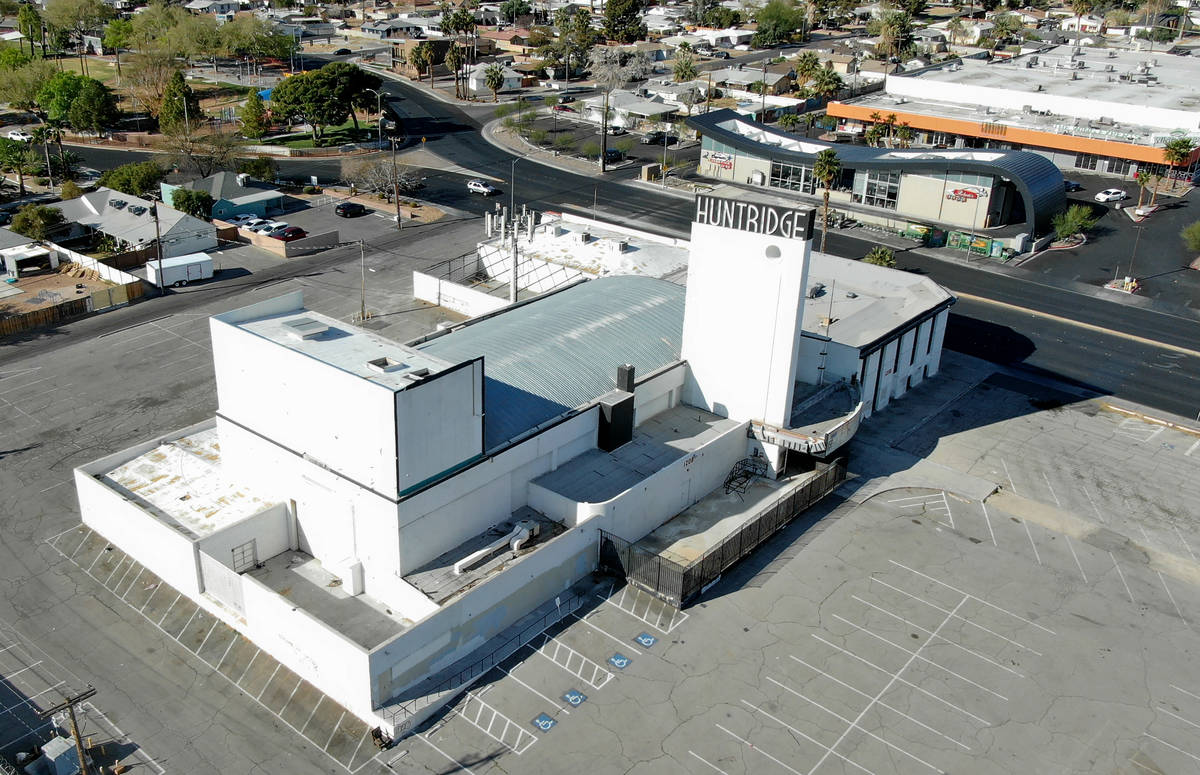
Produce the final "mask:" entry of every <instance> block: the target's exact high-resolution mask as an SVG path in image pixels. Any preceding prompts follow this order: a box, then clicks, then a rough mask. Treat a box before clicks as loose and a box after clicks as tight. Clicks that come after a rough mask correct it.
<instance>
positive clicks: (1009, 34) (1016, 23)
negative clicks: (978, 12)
mask: <svg viewBox="0 0 1200 775" xmlns="http://www.w3.org/2000/svg"><path fill="white" fill-rule="evenodd" d="M992 24H994V25H995V28H994V29H993V31H992V34H993V35H994V36H995V38H996V42H997V43H1004V42H1007V41H1009V40H1011V39H1013V38H1015V37H1017V35H1018V34H1019V33H1020V32H1021V29H1022V28H1024V26H1025V25H1024V24H1022V23H1021V20H1020V18H1018V16H1017V15H1016V14H1015V13H998V14H996V15H995V16H993V17H992Z"/></svg>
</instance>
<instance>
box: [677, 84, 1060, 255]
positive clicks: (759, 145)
mask: <svg viewBox="0 0 1200 775" xmlns="http://www.w3.org/2000/svg"><path fill="white" fill-rule="evenodd" d="M687 124H688V126H690V127H692V128H693V129H695V130H697V131H698V132H700V134H702V135H705V136H707V137H711V138H712V139H714V140H716V141H718V142H720V143H722V144H724V145H728V146H731V147H733V148H736V149H738V150H739V151H744V152H745V153H748V154H752V155H755V156H758V157H760V158H766V159H771V160H778V161H787V162H791V163H793V164H804V163H811V162H812V160H813V159H814V158H815V157H816V155H817V154H818V153H820V152H821V151H823V150H825V149H826V148H833V149H834V150H836V151H837V154H838V158H839V159H841V161H842V165H843V166H845V167H848V168H852V169H886V170H898V171H900V172H905V171H910V172H972V173H977V174H986V175H999V176H1000V177H1003V178H1005V179H1007V180H1011V181H1012V182H1013V184H1014V185H1015V186H1016V187H1017V191H1019V192H1020V193H1021V198H1022V200H1023V201H1024V205H1025V220H1026V223H1027V224H1029V225H1030V227H1031V229H1033V228H1034V227H1036V231H1037V232H1038V233H1042V234H1044V233H1045V232H1046V231H1047V230H1048V229H1049V228H1050V219H1051V218H1052V217H1053V216H1054V215H1055V214H1056V213H1058V212H1060V211H1061V210H1062V209H1063V208H1064V207H1065V206H1066V203H1067V195H1066V191H1065V189H1064V188H1063V176H1062V172H1061V171H1060V170H1059V169H1058V167H1056V166H1055V165H1054V162H1052V161H1050V160H1049V159H1047V158H1046V157H1044V156H1041V155H1039V154H1036V153H1033V152H1031V151H1004V150H995V149H972V148H958V149H945V150H943V149H929V148H912V149H896V148H872V147H870V146H866V145H848V144H844V143H827V142H822V141H820V140H809V139H805V138H800V137H797V136H795V135H792V134H788V133H787V132H782V131H780V130H778V129H775V128H774V127H769V126H767V125H765V124H762V123H759V122H757V121H754V120H752V119H748V118H746V117H745V116H742V115H740V114H739V113H736V112H734V111H732V110H729V109H728V108H726V109H722V110H714V111H712V112H711V113H705V114H701V115H698V116H692V117H691V118H689V119H688V120H687Z"/></svg>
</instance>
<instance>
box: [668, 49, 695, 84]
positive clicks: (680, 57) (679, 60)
mask: <svg viewBox="0 0 1200 775" xmlns="http://www.w3.org/2000/svg"><path fill="white" fill-rule="evenodd" d="M671 70H672V72H673V73H674V75H675V80H676V81H678V82H680V83H682V82H684V81H694V80H696V76H697V75H698V73H697V72H696V60H695V58H694V57H692V55H691V54H690V53H689V52H687V51H676V52H675V64H674V66H673V67H672V68H671Z"/></svg>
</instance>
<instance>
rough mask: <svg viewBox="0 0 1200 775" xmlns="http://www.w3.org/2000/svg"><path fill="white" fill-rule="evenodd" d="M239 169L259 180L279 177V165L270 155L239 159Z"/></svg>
mask: <svg viewBox="0 0 1200 775" xmlns="http://www.w3.org/2000/svg"><path fill="white" fill-rule="evenodd" d="M237 171H238V172H242V173H245V174H246V175H249V176H250V177H252V178H257V179H258V180H266V181H272V180H275V178H276V177H278V172H279V166H278V165H277V164H276V163H275V160H274V159H272V158H271V157H270V156H256V157H254V158H253V159H241V160H240V161H238V165H237Z"/></svg>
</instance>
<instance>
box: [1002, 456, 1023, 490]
mask: <svg viewBox="0 0 1200 775" xmlns="http://www.w3.org/2000/svg"><path fill="white" fill-rule="evenodd" d="M1000 465H1002V466H1004V478H1006V479H1008V488H1009V489H1010V490H1012V491H1013V495H1020V493H1018V492H1017V483H1016V482H1014V481H1013V478H1012V474H1010V473H1009V472H1008V463H1005V462H1004V458H1000Z"/></svg>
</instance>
